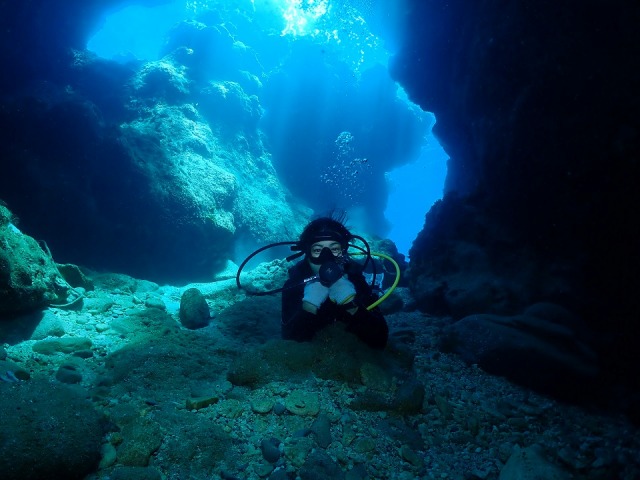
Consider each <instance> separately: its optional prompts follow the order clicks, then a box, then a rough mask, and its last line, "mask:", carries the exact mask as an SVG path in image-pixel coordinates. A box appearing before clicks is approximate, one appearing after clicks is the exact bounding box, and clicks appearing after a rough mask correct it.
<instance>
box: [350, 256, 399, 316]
mask: <svg viewBox="0 0 640 480" xmlns="http://www.w3.org/2000/svg"><path fill="white" fill-rule="evenodd" d="M350 255H366V254H365V253H360V252H357V253H351V254H350ZM371 256H373V257H381V258H384V259H385V260H389V261H390V262H391V263H392V264H393V266H394V267H396V279H395V280H394V281H393V285H391V287H389V288H388V289H387V291H386V292H385V294H384V295H383V296H381V297H380V298H379V299H378V300H376V301H375V302H373V303H372V304H371V305H369V306H368V307H367V310H372V309H374V308H376V307H377V306H378V305H380V304H381V303H382V302H384V301H385V300H386V299H387V297H388V296H389V295H391V292H393V291H394V290H395V289H396V287H397V286H398V283H399V282H400V267H399V266H398V262H396V261H395V260H394V259H393V258H391V257H390V256H389V255H387V254H385V253H371Z"/></svg>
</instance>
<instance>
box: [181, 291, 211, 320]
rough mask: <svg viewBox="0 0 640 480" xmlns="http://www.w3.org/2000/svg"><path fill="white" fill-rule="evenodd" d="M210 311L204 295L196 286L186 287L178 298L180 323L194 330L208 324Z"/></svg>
mask: <svg viewBox="0 0 640 480" xmlns="http://www.w3.org/2000/svg"><path fill="white" fill-rule="evenodd" d="M210 318H211V313H210V311H209V305H208V304H207V300H206V299H205V298H204V295H202V293H200V290H198V289H197V288H188V289H187V290H185V292H184V293H183V294H182V297H181V298H180V323H182V325H183V326H185V327H186V328H189V329H192V330H195V329H198V328H203V327H206V326H207V325H209V320H210Z"/></svg>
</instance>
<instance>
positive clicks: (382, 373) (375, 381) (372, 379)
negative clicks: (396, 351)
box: [360, 362, 391, 392]
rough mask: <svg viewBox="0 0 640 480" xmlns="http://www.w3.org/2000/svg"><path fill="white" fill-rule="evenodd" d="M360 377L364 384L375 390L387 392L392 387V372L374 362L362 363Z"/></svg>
mask: <svg viewBox="0 0 640 480" xmlns="http://www.w3.org/2000/svg"><path fill="white" fill-rule="evenodd" d="M360 378H361V381H362V384H363V385H365V386H366V387H368V388H371V389H373V390H380V391H383V392H386V391H389V389H390V388H391V374H390V373H389V372H388V371H386V370H384V369H383V368H381V367H379V366H378V365H374V364H373V363H369V362H365V363H363V364H362V366H361V367H360Z"/></svg>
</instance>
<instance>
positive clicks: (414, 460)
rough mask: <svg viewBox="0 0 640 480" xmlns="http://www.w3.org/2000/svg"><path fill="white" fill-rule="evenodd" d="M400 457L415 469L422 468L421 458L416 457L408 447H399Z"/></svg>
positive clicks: (422, 461)
mask: <svg viewBox="0 0 640 480" xmlns="http://www.w3.org/2000/svg"><path fill="white" fill-rule="evenodd" d="M400 455H402V458H403V459H405V460H406V461H407V462H409V463H410V464H411V465H413V466H414V467H416V468H422V467H423V466H424V460H422V457H420V456H418V455H417V454H416V452H414V451H413V450H412V449H411V448H410V447H409V446H408V445H402V447H400Z"/></svg>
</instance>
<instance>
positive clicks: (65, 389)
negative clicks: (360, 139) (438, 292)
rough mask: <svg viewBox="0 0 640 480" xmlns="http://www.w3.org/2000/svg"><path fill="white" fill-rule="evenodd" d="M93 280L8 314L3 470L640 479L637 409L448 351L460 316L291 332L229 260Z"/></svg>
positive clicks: (117, 475) (99, 479) (392, 318)
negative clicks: (178, 278) (218, 273)
mask: <svg viewBox="0 0 640 480" xmlns="http://www.w3.org/2000/svg"><path fill="white" fill-rule="evenodd" d="M92 281H93V284H94V285H95V288H94V289H93V290H88V291H85V292H84V298H83V301H82V303H81V304H80V302H78V304H76V305H74V308H72V309H59V308H49V309H47V310H45V311H44V312H43V314H42V315H37V316H35V317H34V316H32V317H23V318H21V319H18V320H16V321H14V322H5V323H3V324H2V325H1V327H0V328H1V330H2V334H3V338H4V339H5V341H6V342H7V343H5V344H4V346H3V347H2V348H1V349H0V376H1V378H2V380H3V381H2V382H0V415H1V417H2V419H3V420H2V421H3V428H2V431H1V433H0V464H1V465H0V468H1V469H2V474H1V475H0V476H1V477H2V478H6V479H10V478H21V479H27V478H86V479H90V480H107V479H161V478H165V479H187V478H188V479H211V478H224V479H232V478H238V479H259V478H268V479H287V478H290V479H294V478H301V479H323V478H345V479H350V480H356V479H403V480H409V479H417V478H420V479H422V478H424V479H456V480H458V479H460V480H462V479H469V480H472V479H482V480H485V479H486V480H489V479H500V480H511V479H525V480H528V479H558V480H559V479H585V480H597V479H624V480H634V479H637V478H640V455H639V453H640V435H638V428H637V427H635V426H634V425H633V424H631V423H630V422H629V421H628V420H627V419H626V418H625V417H624V416H621V415H617V414H612V413H607V412H604V411H599V410H597V409H595V408H588V407H584V406H575V405H569V404H563V403H560V402H558V401H555V400H553V399H551V398H549V397H546V396H544V395H541V394H537V393H534V392H531V391H529V390H527V389H524V388H522V387H519V386H517V385H514V384H512V383H510V382H509V381H507V380H505V379H503V378H500V377H494V376H491V375H488V374H487V373H485V372H483V371H482V370H481V369H479V368H478V367H476V366H473V365H466V364H464V363H463V362H462V361H461V360H460V359H459V358H458V357H456V356H455V355H452V354H446V353H443V352H441V351H440V350H439V349H438V347H437V346H438V344H439V342H440V337H441V333H442V329H443V327H444V326H445V325H446V323H447V319H445V318H437V317H431V316H428V315H425V314H423V313H420V312H418V311H411V312H408V311H398V312H396V313H389V314H387V320H388V323H389V325H390V329H391V336H390V344H389V346H388V347H387V349H386V350H385V351H383V352H376V351H373V350H370V349H368V348H367V347H365V346H364V345H362V344H360V343H359V342H358V341H357V340H355V339H354V338H353V337H351V336H350V335H348V334H346V333H345V332H344V331H343V330H342V329H341V327H340V325H336V326H335V327H331V328H328V329H326V331H323V332H322V333H321V334H320V335H318V336H317V338H316V339H315V340H314V341H313V342H310V343H296V342H290V341H283V340H281V339H280V338H279V328H280V325H279V322H280V320H279V313H280V310H279V309H280V305H279V302H280V299H279V297H278V296H268V297H246V296H245V295H244V294H243V292H242V291H240V290H238V289H237V288H236V287H235V281H234V279H233V278H232V277H231V276H228V277H227V278H221V279H219V281H216V282H213V283H209V284H198V285H188V286H185V287H180V288H178V287H170V286H159V285H157V284H154V283H152V282H148V281H142V280H136V279H133V278H131V277H127V276H124V275H117V274H101V275H97V274H95V275H93V277H92ZM193 287H196V288H198V289H199V290H200V291H201V292H202V293H203V295H204V296H205V298H206V299H207V303H208V304H209V307H210V309H211V314H212V318H211V320H210V322H209V325H208V326H206V327H204V328H200V329H196V330H191V329H187V328H184V327H183V326H182V325H181V323H180V321H179V306H180V298H181V295H182V293H183V292H184V291H185V290H186V289H187V288H193ZM397 295H399V296H404V297H405V298H406V297H407V296H409V293H408V291H406V290H405V289H399V290H398V293H397Z"/></svg>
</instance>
